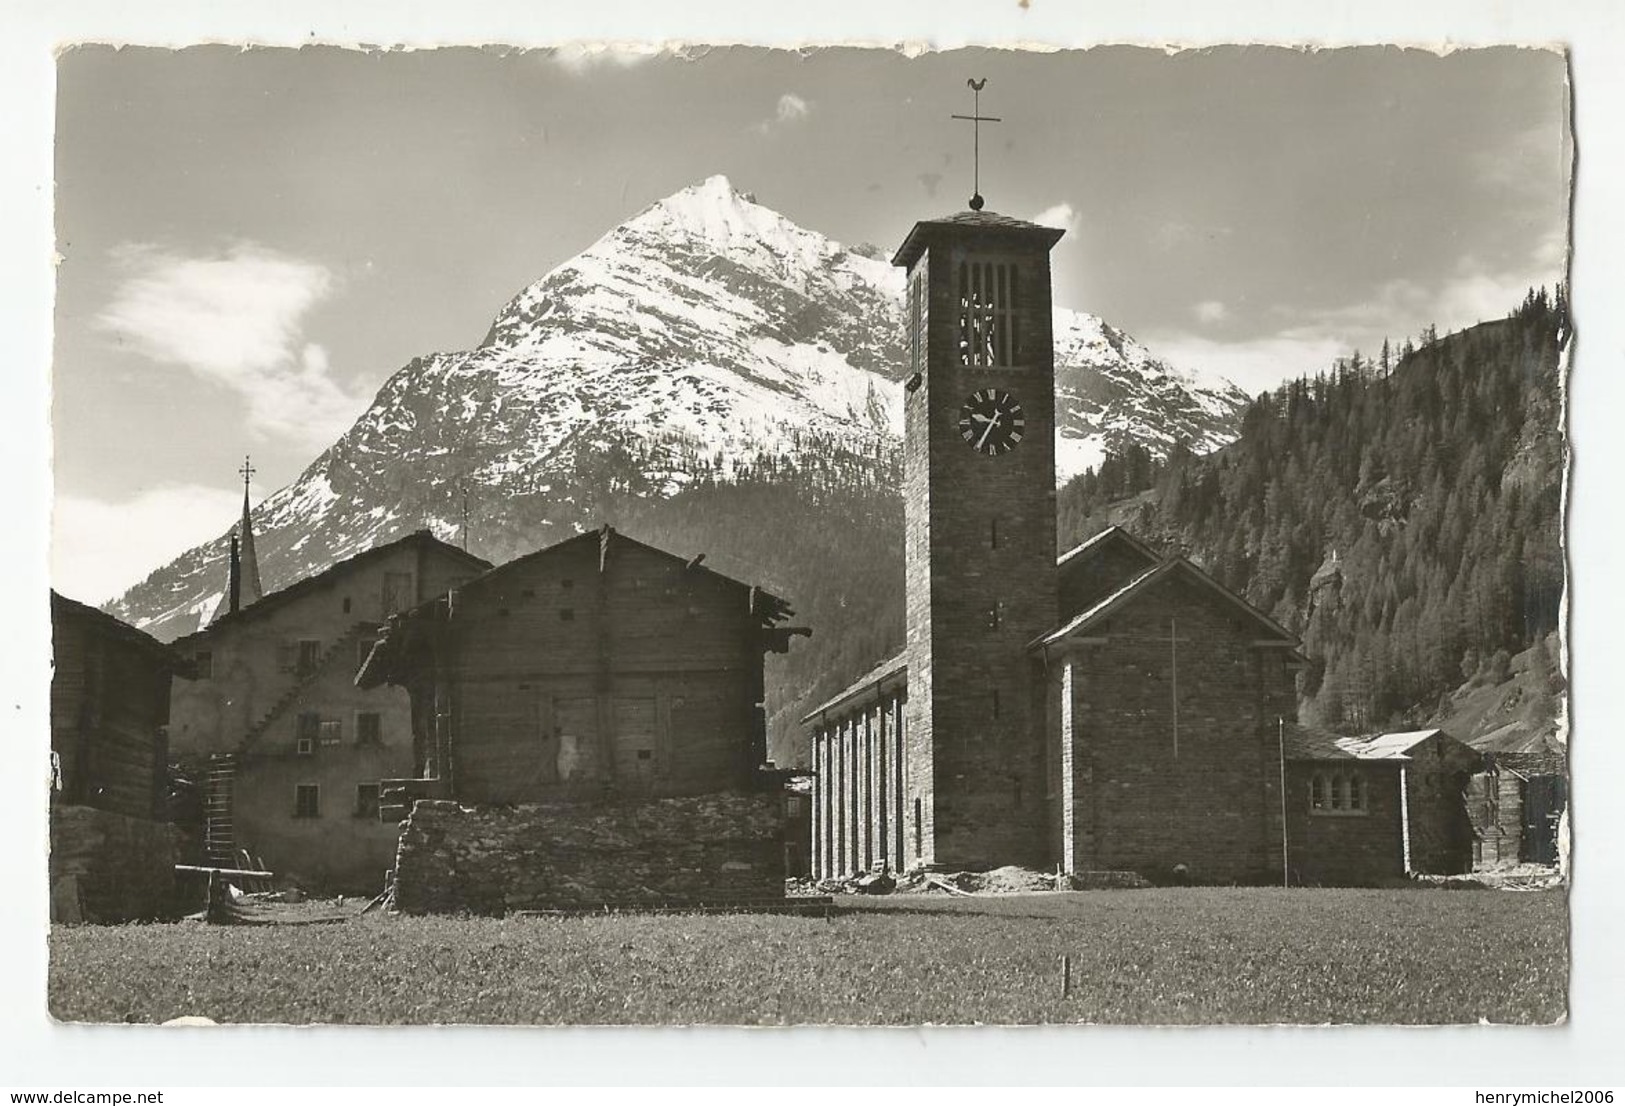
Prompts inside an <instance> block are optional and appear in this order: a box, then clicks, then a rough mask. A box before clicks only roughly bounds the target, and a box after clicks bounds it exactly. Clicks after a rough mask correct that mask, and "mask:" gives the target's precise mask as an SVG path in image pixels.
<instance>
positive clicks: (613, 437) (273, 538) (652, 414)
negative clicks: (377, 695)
mask: <svg viewBox="0 0 1625 1106" xmlns="http://www.w3.org/2000/svg"><path fill="white" fill-rule="evenodd" d="M877 253H878V251H875V250H873V249H872V248H871V249H865V248H858V249H852V248H848V247H845V246H842V245H841V244H839V243H837V242H834V241H832V240H830V239H828V238H826V237H825V236H823V235H821V234H818V233H817V232H815V231H811V230H808V229H806V228H803V227H800V226H797V225H796V224H795V223H793V222H792V221H790V220H789V219H787V218H786V217H784V216H783V215H781V214H779V213H778V212H776V211H774V210H772V209H771V208H768V207H766V206H763V205H762V204H759V203H757V202H755V200H754V199H753V198H752V197H751V196H749V195H748V194H746V193H742V192H739V191H737V190H735V188H734V187H733V185H732V184H731V183H730V182H729V181H728V179H727V178H726V177H722V176H713V177H710V178H708V179H706V180H704V181H702V182H700V183H698V184H695V185H693V186H690V187H688V188H684V189H682V190H680V191H678V192H676V193H674V194H673V195H670V196H668V197H666V198H665V199H662V200H660V201H658V202H657V203H654V204H652V205H650V206H649V207H647V208H645V209H644V210H643V211H641V212H639V213H638V214H636V215H634V216H633V217H632V218H630V219H628V220H627V221H626V222H624V223H622V224H621V225H620V226H618V227H616V228H614V229H613V230H611V231H610V232H609V233H607V234H605V235H604V236H603V237H601V238H599V239H598V240H597V241H596V242H594V243H593V245H591V246H590V247H588V249H586V250H585V251H583V252H582V253H581V254H579V255H578V256H576V257H574V258H572V259H570V260H569V261H566V262H565V263H563V264H562V265H559V266H558V267H557V268H555V269H554V270H552V271H551V272H549V273H547V274H545V275H544V276H542V277H541V278H540V279H539V280H537V281H535V282H534V283H533V284H531V285H530V286H528V287H526V288H524V289H523V290H521V291H520V292H519V294H518V295H516V296H515V297H514V298H513V299H512V300H510V301H509V302H508V304H507V305H505V306H504V307H503V308H502V309H501V311H499V312H498V313H497V315H496V317H495V319H494V320H493V322H492V324H491V327H490V330H489V332H488V334H487V336H486V338H485V340H484V341H483V342H482V343H481V344H480V345H479V346H478V347H477V348H475V349H473V350H469V351H466V352H460V353H445V354H435V355H433V356H427V357H423V358H418V359H415V360H413V361H412V362H411V363H409V364H408V365H406V366H405V367H404V368H402V369H400V370H399V371H398V372H397V373H395V374H394V376H392V377H391V378H390V379H389V380H388V381H387V382H386V383H385V384H384V386H383V387H382V389H381V390H380V391H379V393H378V396H377V398H376V399H375V400H374V402H373V405H372V406H371V407H370V408H369V409H368V410H367V411H366V412H365V413H364V414H363V415H362V416H361V418H360V419H358V420H357V422H356V423H355V424H354V425H353V426H352V427H351V428H350V430H348V431H347V432H346V433H345V434H344V435H343V436H342V437H341V438H340V439H339V440H338V441H337V442H336V443H334V445H333V446H332V447H331V448H329V449H328V450H327V451H325V452H324V453H323V454H322V455H321V456H320V457H318V458H317V459H316V461H315V462H314V463H312V465H311V466H310V467H309V468H308V469H307V470H306V471H305V473H304V474H303V475H302V476H301V477H300V478H299V480H298V481H296V482H295V483H294V484H292V485H290V486H289V487H287V488H284V489H282V490H281V491H279V492H277V493H276V494H275V495H273V496H271V497H270V498H269V499H268V500H267V501H266V502H264V503H262V504H261V505H260V507H259V508H258V510H257V511H256V512H255V520H254V521H255V527H256V531H257V533H258V534H259V554H260V563H261V570H262V572H263V573H264V575H265V578H266V584H267V586H268V588H269V589H275V588H278V587H283V586H286V585H287V584H289V583H291V582H292V581H294V580H296V579H299V578H300V577H302V576H304V575H307V574H309V573H311V572H315V571H319V570H321V569H322V568H325V567H327V566H328V565H329V564H331V563H333V562H334V561H335V560H337V559H340V558H342V557H344V556H349V555H351V554H353V553H355V552H358V551H360V550H362V549H365V548H368V547H370V546H371V545H373V544H376V543H378V542H381V541H386V540H389V539H391V538H393V537H394V536H397V535H398V534H399V533H401V532H402V531H405V530H410V529H417V528H419V527H422V526H425V525H427V526H429V527H430V528H431V529H435V530H436V531H437V532H439V533H441V534H443V535H449V534H451V533H453V532H455V529H456V523H455V520H456V519H457V518H458V517H459V514H460V502H461V494H460V491H459V488H461V487H463V486H468V487H470V488H472V489H473V494H474V495H475V496H476V497H477V498H479V499H482V500H484V501H487V502H499V501H500V502H511V501H514V500H515V499H516V497H532V498H533V499H534V501H535V503H536V504H538V506H536V507H535V508H534V509H533V510H532V511H531V512H530V515H529V516H527V517H532V518H538V517H539V518H541V520H542V521H540V522H539V523H536V524H535V525H534V526H532V529H533V530H535V531H536V532H526V533H522V534H521V533H514V534H510V535H506V536H505V538H504V539H503V540H504V542H505V543H506V545H505V547H504V549H496V548H490V549H486V550H476V551H477V552H485V553H486V555H488V556H500V555H502V554H503V553H504V552H506V551H508V550H510V549H512V550H517V549H524V548H535V547H537V546H538V545H540V544H543V543H544V542H545V541H550V540H556V539H557V538H560V537H563V536H564V535H565V534H566V533H568V532H569V528H570V527H572V526H574V525H577V524H579V523H581V522H582V521H583V520H582V519H581V518H580V517H579V515H580V514H581V512H582V511H583V510H585V509H586V508H585V507H584V504H586V503H587V502H589V501H591V500H592V498H593V496H595V495H597V494H599V493H601V492H602V491H603V490H604V489H603V488H602V487H600V486H599V485H601V484H604V483H605V482H608V483H609V484H613V485H615V486H617V487H619V486H621V485H635V486H636V488H637V489H639V494H647V495H649V496H654V497H660V496H665V495H670V494H673V493H674V492H675V491H676V490H678V489H680V488H682V487H684V486H686V485H687V484H689V483H690V482H691V481H693V480H695V479H697V478H702V477H703V478H705V479H723V480H727V479H730V478H731V476H732V474H734V473H735V472H737V471H739V469H740V467H741V466H747V467H748V466H752V465H755V464H757V463H758V460H759V459H760V458H763V457H771V458H779V459H781V460H783V461H787V462H789V463H807V462H808V460H809V459H811V458H830V457H836V456H838V457H840V458H844V460H841V461H840V462H839V463H840V464H841V465H844V466H848V467H850V466H858V467H862V466H871V467H876V466H884V465H885V464H888V463H890V462H889V460H888V459H889V458H895V456H896V451H897V448H898V445H899V439H900V435H901V409H902V389H901V386H900V383H899V381H900V380H901V377H902V375H903V364H904V359H903V350H902V344H901V340H902V330H903V327H902V289H903V275H902V273H901V271H900V270H898V269H895V268H894V267H892V266H891V265H889V264H888V263H887V262H886V260H885V259H884V257H883V256H877ZM1055 334H1056V365H1057V392H1058V395H1057V423H1058V426H1057V436H1058V442H1057V445H1058V449H1057V461H1058V466H1059V469H1060V471H1059V472H1058V473H1057V476H1058V478H1059V479H1062V480H1064V479H1066V478H1068V477H1070V476H1071V475H1073V474H1074V473H1076V472H1078V471H1081V470H1082V468H1083V467H1085V466H1086V465H1088V464H1090V463H1094V462H1097V461H1098V460H1099V459H1100V458H1101V457H1102V456H1104V453H1105V451H1106V450H1107V449H1108V448H1110V446H1111V445H1112V444H1113V443H1114V442H1116V441H1119V440H1122V439H1124V438H1127V437H1133V438H1135V439H1136V440H1143V441H1149V442H1151V443H1152V444H1153V445H1154V446H1155V447H1157V448H1159V449H1162V448H1166V446H1168V445H1170V444H1172V442H1173V441H1174V440H1175V439H1176V438H1180V439H1184V440H1186V441H1188V442H1189V443H1190V444H1191V445H1192V447H1193V448H1196V449H1199V450H1200V449H1204V448H1211V447H1213V446H1216V445H1219V444H1222V443H1223V442H1224V441H1227V440H1228V439H1229V437H1231V436H1233V432H1234V424H1235V418H1236V415H1237V413H1238V412H1239V410H1240V407H1241V405H1242V404H1243V403H1244V402H1245V397H1244V396H1241V395H1240V393H1238V392H1235V391H1234V389H1233V388H1232V389H1224V388H1219V389H1213V388H1204V387H1202V386H1200V385H1197V384H1196V383H1194V382H1193V381H1191V380H1189V379H1187V378H1184V377H1182V376H1181V375H1180V374H1177V373H1174V372H1173V371H1172V370H1170V369H1169V368H1168V367H1167V366H1166V365H1163V364H1162V363H1161V362H1159V361H1157V360H1156V359H1155V358H1154V357H1153V356H1151V354H1150V353H1149V352H1147V351H1146V350H1145V349H1144V347H1142V346H1140V345H1139V344H1138V343H1137V342H1134V340H1133V339H1132V338H1129V337H1128V336H1127V335H1124V334H1122V333H1121V332H1119V331H1117V330H1115V329H1114V328H1112V327H1110V326H1108V325H1107V324H1105V323H1103V322H1102V321H1101V320H1099V319H1097V318H1095V317H1094V316H1091V315H1083V314H1079V313H1075V312H1070V311H1065V310H1060V309H1058V310H1057V312H1056V327H1055ZM225 521H226V520H222V523H223V524H224V522H225ZM588 521H596V520H588ZM527 525H530V524H527ZM225 543H226V538H225V533H224V527H223V532H222V536H221V538H220V539H218V540H217V541H215V542H212V543H210V544H209V545H207V546H202V547H199V548H198V549H195V550H192V551H191V552H189V553H187V554H185V555H183V556H182V557H181V558H180V559H178V560H177V561H176V562H175V563H173V564H172V565H169V566H166V567H165V568H163V569H160V570H159V571H158V572H156V573H154V575H153V576H152V577H151V578H150V579H149V580H148V581H146V582H145V583H143V584H142V585H140V586H138V587H137V588H135V589H133V590H132V591H131V592H130V593H128V594H127V595H126V596H124V597H123V599H121V600H120V601H119V602H118V603H117V604H116V605H115V607H114V609H115V610H116V611H117V613H119V614H121V615H123V616H124V617H127V618H130V619H132V620H133V621H136V622H137V623H138V624H141V625H144V626H146V628H148V629H150V630H152V631H153V632H155V633H160V634H164V635H166V636H173V635H175V634H178V633H183V632H186V631H188V630H190V629H192V628H193V624H195V617H196V614H197V612H198V610H200V609H202V607H204V606H206V605H207V602H208V600H209V599H210V597H211V595H212V593H213V592H215V591H218V590H219V588H220V587H221V585H222V584H223V582H224V572H223V570H219V565H220V564H223V558H224V556H225V548H226V545H225Z"/></svg>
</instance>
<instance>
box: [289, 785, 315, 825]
mask: <svg viewBox="0 0 1625 1106" xmlns="http://www.w3.org/2000/svg"><path fill="white" fill-rule="evenodd" d="M321 795H322V791H321V788H320V787H319V786H318V785H316V784H314V783H299V784H294V788H293V816H294V817H295V818H320V817H321V816H322V803H321Z"/></svg>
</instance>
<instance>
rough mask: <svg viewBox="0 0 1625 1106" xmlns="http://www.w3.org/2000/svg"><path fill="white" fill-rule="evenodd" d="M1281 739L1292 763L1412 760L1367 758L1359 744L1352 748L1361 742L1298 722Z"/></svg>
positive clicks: (1383, 756)
mask: <svg viewBox="0 0 1625 1106" xmlns="http://www.w3.org/2000/svg"><path fill="white" fill-rule="evenodd" d="M1435 732H1437V731H1435ZM1281 739H1282V745H1283V746H1284V747H1285V751H1286V759H1288V760H1352V761H1387V762H1397V761H1402V760H1410V759H1411V758H1410V757H1408V756H1406V755H1405V754H1404V753H1394V752H1384V753H1381V754H1367V753H1364V752H1362V751H1361V750H1360V748H1359V747H1358V745H1357V744H1353V745H1351V744H1350V743H1351V742H1356V743H1357V742H1358V740H1359V739H1358V738H1348V737H1345V736H1343V735H1342V734H1334V733H1331V732H1329V731H1327V730H1320V729H1316V728H1315V727H1313V726H1304V725H1300V724H1299V723H1297V722H1289V723H1287V724H1286V727H1285V729H1284V730H1283V731H1282V734H1281Z"/></svg>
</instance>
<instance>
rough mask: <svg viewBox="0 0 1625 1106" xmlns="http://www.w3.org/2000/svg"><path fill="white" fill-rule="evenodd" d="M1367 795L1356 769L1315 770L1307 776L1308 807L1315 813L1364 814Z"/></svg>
mask: <svg viewBox="0 0 1625 1106" xmlns="http://www.w3.org/2000/svg"><path fill="white" fill-rule="evenodd" d="M1368 800H1369V795H1368V793H1367V791H1366V782H1365V776H1364V774H1363V773H1361V772H1360V771H1359V770H1358V769H1354V768H1348V769H1338V770H1335V771H1324V772H1316V773H1315V774H1314V775H1313V776H1311V777H1310V778H1309V809H1310V810H1311V811H1312V812H1314V813H1316V814H1364V813H1365V812H1366V810H1367V809H1368V807H1367V803H1368Z"/></svg>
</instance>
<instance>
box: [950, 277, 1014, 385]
mask: <svg viewBox="0 0 1625 1106" xmlns="http://www.w3.org/2000/svg"><path fill="white" fill-rule="evenodd" d="M958 279H959V293H958V300H959V348H958V354H959V363H960V364H961V365H965V366H969V367H971V368H1008V367H1010V366H1013V365H1014V364H1015V363H1016V348H1017V346H1016V301H1017V294H1018V293H1017V280H1016V266H1015V265H1012V264H1009V263H1007V262H998V261H961V262H960V263H959V273H958Z"/></svg>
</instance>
